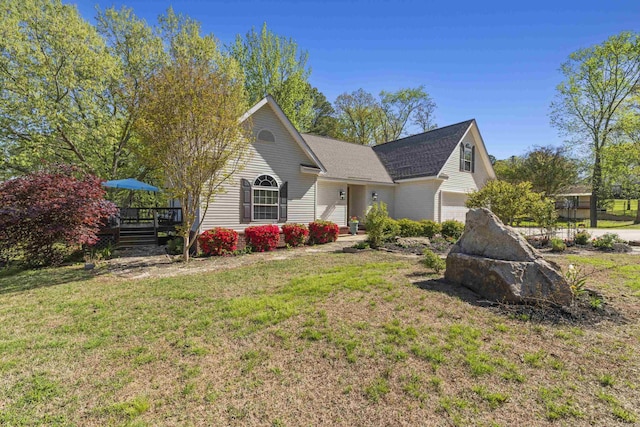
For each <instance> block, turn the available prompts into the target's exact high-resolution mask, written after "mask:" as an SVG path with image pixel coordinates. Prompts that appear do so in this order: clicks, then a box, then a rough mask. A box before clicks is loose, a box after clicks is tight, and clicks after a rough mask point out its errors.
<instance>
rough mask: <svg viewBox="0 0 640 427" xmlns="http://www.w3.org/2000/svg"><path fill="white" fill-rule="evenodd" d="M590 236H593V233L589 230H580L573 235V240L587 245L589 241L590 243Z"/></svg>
mask: <svg viewBox="0 0 640 427" xmlns="http://www.w3.org/2000/svg"><path fill="white" fill-rule="evenodd" d="M590 238H591V234H589V232H588V231H586V230H581V231H578V232H577V233H576V235H575V236H574V237H573V241H574V242H575V243H576V245H586V244H587V243H589V239H590Z"/></svg>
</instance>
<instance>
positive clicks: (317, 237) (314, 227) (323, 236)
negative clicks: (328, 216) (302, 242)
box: [309, 219, 339, 244]
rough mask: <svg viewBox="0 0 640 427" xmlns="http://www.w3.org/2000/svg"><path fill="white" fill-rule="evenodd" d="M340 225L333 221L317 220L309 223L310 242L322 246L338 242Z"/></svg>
mask: <svg viewBox="0 0 640 427" xmlns="http://www.w3.org/2000/svg"><path fill="white" fill-rule="evenodd" d="M338 233H339V229H338V224H336V223H333V222H331V221H323V220H320V219H318V220H316V221H314V222H311V223H309V242H310V243H312V244H322V243H328V242H335V241H336V240H338Z"/></svg>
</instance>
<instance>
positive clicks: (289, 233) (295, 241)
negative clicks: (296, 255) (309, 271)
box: [282, 223, 309, 247]
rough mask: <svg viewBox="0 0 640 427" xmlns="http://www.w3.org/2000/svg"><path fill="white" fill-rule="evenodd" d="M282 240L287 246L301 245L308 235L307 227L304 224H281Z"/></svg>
mask: <svg viewBox="0 0 640 427" xmlns="http://www.w3.org/2000/svg"><path fill="white" fill-rule="evenodd" d="M282 232H283V233H284V242H285V243H286V244H287V245H289V246H294V247H295V246H301V245H304V242H305V241H306V240H307V236H309V229H308V228H307V226H306V225H304V224H295V223H290V224H285V225H283V226H282Z"/></svg>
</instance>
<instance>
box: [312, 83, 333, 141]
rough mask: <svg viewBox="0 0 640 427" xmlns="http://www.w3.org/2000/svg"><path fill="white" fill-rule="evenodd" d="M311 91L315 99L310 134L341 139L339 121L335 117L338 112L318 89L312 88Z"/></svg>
mask: <svg viewBox="0 0 640 427" xmlns="http://www.w3.org/2000/svg"><path fill="white" fill-rule="evenodd" d="M310 90H311V97H312V98H313V119H312V120H311V125H310V126H309V129H308V132H309V133H312V134H314V135H321V136H330V137H333V138H339V128H338V126H339V125H338V119H337V118H336V117H335V114H336V110H335V109H334V108H333V106H332V105H331V103H330V102H329V101H328V100H327V98H326V97H325V96H324V94H323V93H322V92H320V91H319V90H318V88H316V87H311V88H310Z"/></svg>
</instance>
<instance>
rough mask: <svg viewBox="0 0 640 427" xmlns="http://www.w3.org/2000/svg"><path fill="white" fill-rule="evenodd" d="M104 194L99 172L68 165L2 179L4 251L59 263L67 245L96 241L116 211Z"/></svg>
mask: <svg viewBox="0 0 640 427" xmlns="http://www.w3.org/2000/svg"><path fill="white" fill-rule="evenodd" d="M104 195H105V191H104V189H103V188H102V186H101V185H100V179H99V178H98V177H96V176H93V175H89V174H85V173H83V172H82V171H80V170H79V169H78V168H76V167H72V166H66V165H56V166H52V167H51V168H50V169H49V170H43V171H39V172H34V173H31V174H29V175H25V176H21V177H18V178H13V179H9V180H7V181H5V182H3V183H0V253H1V252H2V251H20V252H22V253H24V255H25V262H26V263H27V264H29V265H33V266H38V265H51V264H54V265H55V264H60V263H61V262H62V261H63V259H64V256H65V250H66V247H65V245H78V244H86V245H92V244H94V243H96V242H97V240H98V236H97V233H98V231H99V230H100V227H101V226H102V225H103V224H104V223H105V222H106V221H107V219H108V218H109V217H110V216H112V215H115V213H116V212H117V208H116V206H115V205H114V204H113V203H111V202H109V201H106V200H105V199H104Z"/></svg>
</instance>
